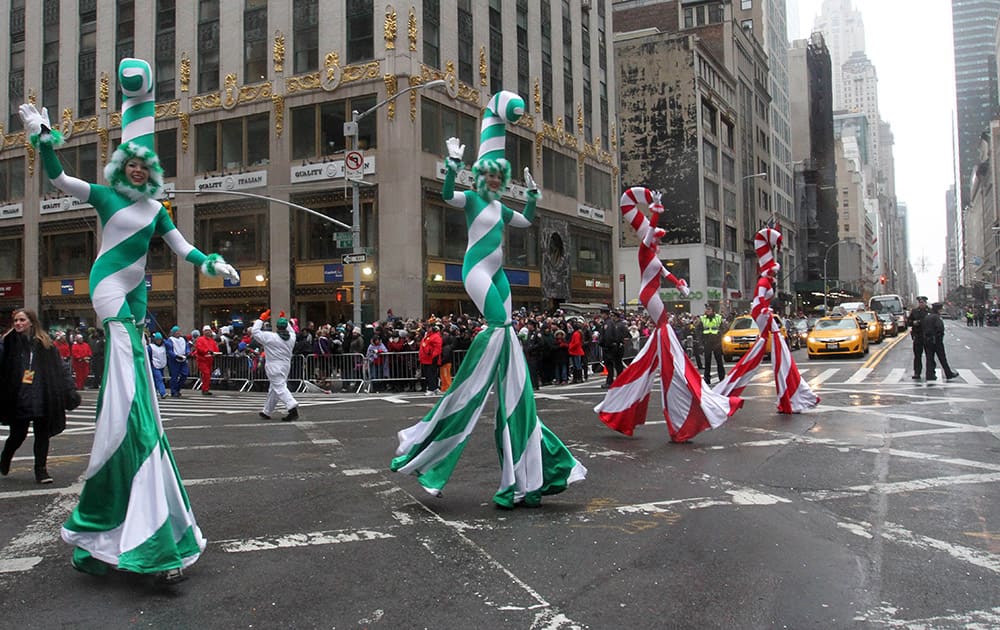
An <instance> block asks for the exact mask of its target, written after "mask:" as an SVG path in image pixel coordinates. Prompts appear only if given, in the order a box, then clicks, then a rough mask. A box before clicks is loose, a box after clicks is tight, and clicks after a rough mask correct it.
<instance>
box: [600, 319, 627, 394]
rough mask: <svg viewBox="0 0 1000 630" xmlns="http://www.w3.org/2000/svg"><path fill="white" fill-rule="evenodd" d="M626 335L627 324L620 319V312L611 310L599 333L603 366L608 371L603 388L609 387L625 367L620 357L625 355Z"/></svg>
mask: <svg viewBox="0 0 1000 630" xmlns="http://www.w3.org/2000/svg"><path fill="white" fill-rule="evenodd" d="M626 335H628V326H627V325H626V324H625V322H623V321H622V320H621V313H619V312H618V311H612V312H611V315H610V316H609V317H608V318H607V319H606V320H605V321H604V331H603V332H602V334H601V349H602V350H603V351H604V367H605V368H606V369H607V371H608V376H607V378H606V379H605V382H604V389H607V388H609V387H611V383H613V382H614V380H615V377H616V376H618V375H619V374H621V373H622V370H624V369H625V366H624V364H623V363H622V357H624V356H625V336H626Z"/></svg>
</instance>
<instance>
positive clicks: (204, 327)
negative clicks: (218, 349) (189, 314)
mask: <svg viewBox="0 0 1000 630" xmlns="http://www.w3.org/2000/svg"><path fill="white" fill-rule="evenodd" d="M201 332H212V327H211V326H209V325H208V324H205V325H204V326H202V327H201Z"/></svg>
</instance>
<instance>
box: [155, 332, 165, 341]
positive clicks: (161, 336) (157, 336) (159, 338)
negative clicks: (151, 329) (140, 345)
mask: <svg viewBox="0 0 1000 630" xmlns="http://www.w3.org/2000/svg"><path fill="white" fill-rule="evenodd" d="M153 339H156V340H157V341H163V335H162V334H160V333H158V332H155V333H153Z"/></svg>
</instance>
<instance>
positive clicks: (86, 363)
mask: <svg viewBox="0 0 1000 630" xmlns="http://www.w3.org/2000/svg"><path fill="white" fill-rule="evenodd" d="M70 356H72V357H73V376H74V377H75V378H76V388H77V389H83V388H85V387H86V386H87V377H88V376H90V358H91V356H93V353H92V352H91V351H90V346H89V345H87V342H86V341H84V340H83V335H77V336H76V340H75V341H74V343H73V347H72V348H70Z"/></svg>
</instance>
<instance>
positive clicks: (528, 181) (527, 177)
mask: <svg viewBox="0 0 1000 630" xmlns="http://www.w3.org/2000/svg"><path fill="white" fill-rule="evenodd" d="M524 187H525V188H527V189H528V198H529V199H541V198H542V191H540V190H538V184H536V183H535V180H534V178H532V177H531V171H529V170H528V167H527V166H525V167H524Z"/></svg>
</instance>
